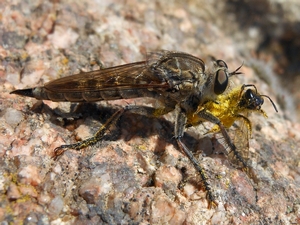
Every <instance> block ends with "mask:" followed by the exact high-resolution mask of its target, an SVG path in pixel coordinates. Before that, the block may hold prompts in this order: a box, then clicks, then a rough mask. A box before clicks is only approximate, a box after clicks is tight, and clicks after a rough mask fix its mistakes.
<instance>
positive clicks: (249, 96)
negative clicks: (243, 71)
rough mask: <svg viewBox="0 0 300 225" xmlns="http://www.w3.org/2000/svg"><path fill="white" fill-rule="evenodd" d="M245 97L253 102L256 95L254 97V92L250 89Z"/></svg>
mask: <svg viewBox="0 0 300 225" xmlns="http://www.w3.org/2000/svg"><path fill="white" fill-rule="evenodd" d="M245 97H246V99H248V100H251V99H253V98H254V95H253V92H252V90H251V89H248V90H247V91H246V92H245Z"/></svg>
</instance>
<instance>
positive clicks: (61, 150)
mask: <svg viewBox="0 0 300 225" xmlns="http://www.w3.org/2000/svg"><path fill="white" fill-rule="evenodd" d="M124 111H125V109H124V108H122V109H119V110H118V111H117V112H115V113H114V114H113V115H112V116H111V117H110V118H109V119H108V120H107V121H106V123H105V124H103V125H102V126H101V127H100V129H99V130H98V131H97V132H96V133H95V135H94V136H93V137H90V138H88V139H85V140H83V141H80V142H77V143H74V144H70V145H61V146H59V147H57V148H55V149H54V157H53V158H54V159H57V157H58V156H60V155H61V154H63V153H64V152H65V151H66V149H67V148H72V149H75V150H80V149H82V148H84V147H87V146H90V145H93V144H95V143H97V142H98V141H100V140H101V139H102V138H103V136H104V135H105V133H106V131H107V130H109V129H110V127H111V126H112V125H114V124H115V123H116V122H117V121H118V119H119V118H120V117H121V115H122V114H123V113H124Z"/></svg>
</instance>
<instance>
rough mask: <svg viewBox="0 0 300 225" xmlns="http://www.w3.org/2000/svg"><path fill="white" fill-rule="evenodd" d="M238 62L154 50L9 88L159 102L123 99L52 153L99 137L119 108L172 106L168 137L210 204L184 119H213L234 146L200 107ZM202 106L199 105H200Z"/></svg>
mask: <svg viewBox="0 0 300 225" xmlns="http://www.w3.org/2000/svg"><path fill="white" fill-rule="evenodd" d="M240 68H241V66H240V67H238V68H237V69H236V70H234V71H233V72H229V70H228V67H227V64H226V63H225V62H224V61H223V60H216V61H214V62H213V66H212V68H210V69H209V70H208V69H207V68H206V66H205V64H204V62H203V61H202V60H201V59H200V58H197V57H195V56H192V55H190V54H186V53H182V52H171V51H158V52H156V53H153V54H150V56H149V57H148V59H147V60H145V61H140V62H135V63H130V64H125V65H120V66H116V67H110V68H106V69H101V70H97V71H91V72H85V73H83V72H82V73H79V74H77V75H72V76H68V77H63V78H60V79H57V80H54V81H51V82H49V83H46V84H45V85H44V86H42V87H35V88H29V89H21V90H15V91H13V92H11V93H12V94H17V95H22V96H28V97H34V98H37V99H42V100H43V99H45V100H52V101H58V102H59V101H68V102H95V101H101V100H115V99H129V98H138V97H150V98H154V99H156V100H157V101H158V102H160V103H161V107H157V108H152V107H146V106H137V105H128V106H126V107H124V108H122V109H120V110H118V111H117V112H115V113H114V114H113V115H112V116H111V118H109V119H108V121H107V122H106V123H105V124H104V125H103V126H102V127H101V128H100V129H99V130H98V131H97V132H96V134H95V135H94V136H93V137H91V138H88V139H86V140H83V141H81V142H78V143H75V144H70V145H62V146H60V147H57V148H56V149H55V150H54V151H55V157H57V156H59V155H61V154H62V153H63V152H64V151H65V150H66V149H68V148H71V149H76V150H79V149H82V148H84V147H87V146H90V145H93V144H95V143H96V142H98V141H100V140H101V139H102V138H103V137H104V135H105V133H106V131H107V130H109V129H110V127H111V126H112V125H113V124H114V123H115V122H116V121H117V120H118V119H119V118H120V117H121V115H122V114H123V113H125V112H131V113H133V114H140V115H145V116H152V117H153V116H154V117H158V116H161V115H164V114H166V113H168V112H171V111H175V113H176V120H175V126H174V137H175V139H176V142H177V144H178V146H179V148H180V150H181V151H182V152H184V153H185V155H186V156H187V157H188V158H189V159H190V161H191V162H192V164H193V165H194V167H195V169H196V170H197V171H198V173H199V174H200V177H201V179H202V182H203V184H204V187H205V189H206V193H207V200H208V203H209V204H208V207H211V206H216V205H217V202H216V200H215V196H214V195H213V193H212V189H211V187H210V184H209V181H208V178H207V176H206V172H205V170H204V169H203V168H202V167H201V165H200V163H199V162H198V160H197V159H196V158H195V157H194V155H193V154H192V152H191V151H190V150H189V149H188V148H187V147H186V145H185V144H184V143H183V142H182V137H183V135H184V132H185V128H186V126H187V125H189V124H192V125H194V124H193V123H191V121H192V118H194V117H197V118H201V119H202V120H204V121H209V122H212V123H214V124H216V125H217V126H218V127H219V130H220V131H221V133H222V134H223V136H224V138H225V141H226V144H227V145H228V146H229V147H230V149H231V150H232V151H234V149H235V146H234V144H233V142H232V141H231V139H230V138H229V136H228V133H227V131H226V129H225V126H224V125H223V123H222V122H221V120H220V119H219V118H218V117H217V116H216V115H214V114H213V112H210V111H207V110H206V108H205V107H204V106H205V104H207V103H208V102H214V101H215V100H216V99H217V97H218V96H219V95H221V94H223V93H224V92H225V91H226V89H227V88H228V86H229V85H228V83H229V78H230V77H231V76H233V75H237V74H241V72H239V69H240ZM202 106H203V108H201V107H202Z"/></svg>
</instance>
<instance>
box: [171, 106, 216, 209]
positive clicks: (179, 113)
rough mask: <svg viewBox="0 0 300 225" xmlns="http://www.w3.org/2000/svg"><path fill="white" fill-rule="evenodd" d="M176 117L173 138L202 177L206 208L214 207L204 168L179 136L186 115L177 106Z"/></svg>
mask: <svg viewBox="0 0 300 225" xmlns="http://www.w3.org/2000/svg"><path fill="white" fill-rule="evenodd" d="M176 110H177V111H176V112H177V115H176V116H177V117H176V122H175V132H174V133H175V138H176V141H177V143H178V146H179V148H180V150H181V151H182V152H184V153H185V155H186V156H187V157H188V158H189V160H190V161H191V162H192V164H193V166H194V167H195V169H196V170H197V171H198V173H199V174H200V177H201V179H202V182H203V184H204V187H205V190H206V198H207V200H208V208H211V207H212V206H213V207H216V206H218V203H217V202H216V200H215V196H214V195H213V193H212V188H211V187H210V184H209V183H208V177H207V175H206V172H205V170H204V169H203V168H202V167H201V166H200V163H199V162H198V160H197V159H196V158H195V156H194V155H193V153H192V152H191V151H190V150H189V149H188V148H187V147H186V146H185V144H184V143H183V142H182V141H181V138H182V137H183V134H184V129H185V126H186V122H187V117H186V114H185V112H184V111H183V110H182V109H181V108H180V107H179V106H178V107H177V108H176Z"/></svg>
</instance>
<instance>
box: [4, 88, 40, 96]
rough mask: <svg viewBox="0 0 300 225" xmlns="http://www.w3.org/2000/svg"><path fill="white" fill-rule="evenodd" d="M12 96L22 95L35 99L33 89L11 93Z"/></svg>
mask: <svg viewBox="0 0 300 225" xmlns="http://www.w3.org/2000/svg"><path fill="white" fill-rule="evenodd" d="M10 94H16V95H21V96H27V97H33V98H34V96H33V88H28V89H19V90H15V91H12V92H10Z"/></svg>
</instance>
